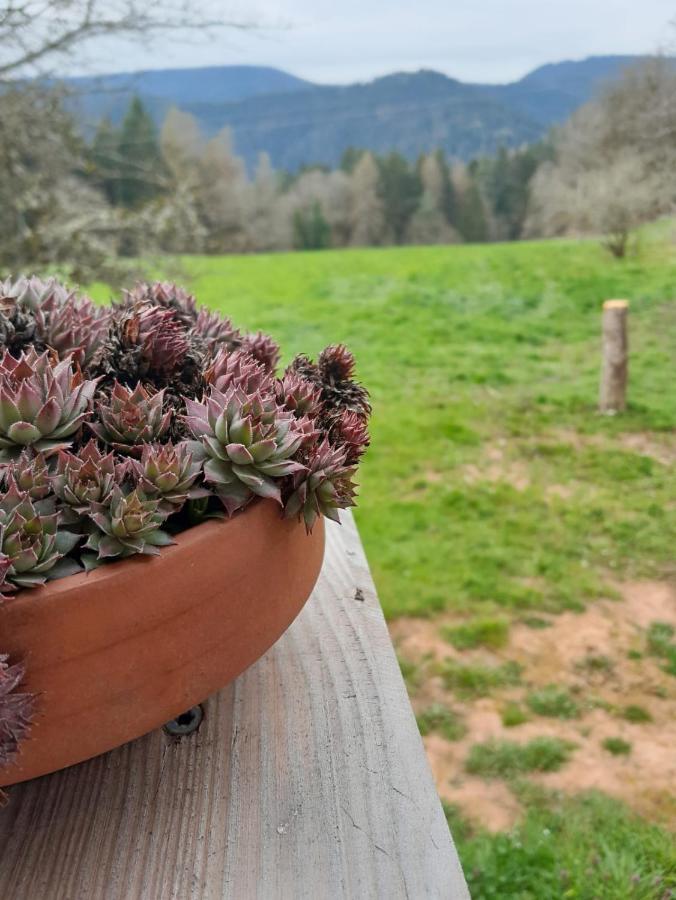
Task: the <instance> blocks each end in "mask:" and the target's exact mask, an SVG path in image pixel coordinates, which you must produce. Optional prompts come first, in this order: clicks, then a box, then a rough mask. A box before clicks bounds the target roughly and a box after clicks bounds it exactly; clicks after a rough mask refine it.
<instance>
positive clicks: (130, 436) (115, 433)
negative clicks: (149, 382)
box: [0, 381, 172, 457]
mask: <svg viewBox="0 0 676 900" xmlns="http://www.w3.org/2000/svg"><path fill="white" fill-rule="evenodd" d="M0 396H1V395H0ZM163 402H164V389H163V390H161V391H157V393H150V392H149V391H147V390H146V388H144V386H143V385H142V384H141V382H139V383H138V384H137V385H136V387H135V388H134V389H133V390H132V389H131V388H128V387H125V386H124V385H123V384H120V383H119V382H117V381H116V382H115V384H114V385H113V389H112V391H111V393H110V399H109V403H108V404H106V403H105V402H104V401H103V400H102V401H101V402H100V403H98V404H97V410H96V411H97V416H98V422H89V427H90V429H91V430H92V431H93V432H94V434H95V435H96V436H97V437H98V438H99V439H100V440H102V441H103V442H104V443H106V444H109V445H110V446H111V447H114V448H115V449H116V450H118V451H119V452H120V453H128V454H130V455H131V456H139V457H140V456H141V453H142V450H143V447H142V445H143V444H150V443H152V442H153V441H157V440H159V438H161V437H162V435H163V434H164V433H165V432H166V431H167V429H168V428H169V423H170V421H171V415H172V413H171V410H170V409H169V410H167V412H164V410H163Z"/></svg>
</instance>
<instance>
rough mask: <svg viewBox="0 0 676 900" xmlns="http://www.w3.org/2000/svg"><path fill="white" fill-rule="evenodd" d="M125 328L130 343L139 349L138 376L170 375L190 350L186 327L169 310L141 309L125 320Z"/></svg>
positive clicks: (151, 307) (156, 308) (150, 307)
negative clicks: (139, 363) (139, 365)
mask: <svg viewBox="0 0 676 900" xmlns="http://www.w3.org/2000/svg"><path fill="white" fill-rule="evenodd" d="M124 328H125V334H126V336H127V337H128V338H129V344H130V345H132V344H136V345H137V346H138V347H139V348H140V350H141V353H140V358H141V361H142V365H141V374H146V373H147V372H157V373H161V374H163V375H169V374H171V373H172V372H174V371H175V370H176V369H178V368H179V367H180V365H181V364H182V363H183V360H184V359H185V357H186V355H187V353H188V350H189V349H190V345H189V343H188V339H187V337H186V333H185V328H184V327H183V325H182V324H181V322H180V321H179V320H178V319H177V318H176V316H175V315H174V313H173V311H172V310H170V309H160V308H158V307H153V306H148V307H145V308H141V309H139V310H138V311H136V312H135V313H133V314H132V315H131V316H130V317H129V318H128V319H127V320H126V322H125V325H124Z"/></svg>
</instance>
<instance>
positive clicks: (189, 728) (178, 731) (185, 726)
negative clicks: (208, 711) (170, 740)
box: [164, 706, 204, 737]
mask: <svg viewBox="0 0 676 900" xmlns="http://www.w3.org/2000/svg"><path fill="white" fill-rule="evenodd" d="M203 718H204V710H203V709H202V707H201V706H193V707H192V709H189V710H187V711H186V712H184V713H181V715H180V716H176V718H175V719H172V720H171V722H167V723H166V725H165V726H164V731H165V732H166V734H168V735H169V736H170V737H187V736H188V735H190V734H193V733H194V732H195V731H197V729H198V728H199V727H200V725H201V724H202V719H203Z"/></svg>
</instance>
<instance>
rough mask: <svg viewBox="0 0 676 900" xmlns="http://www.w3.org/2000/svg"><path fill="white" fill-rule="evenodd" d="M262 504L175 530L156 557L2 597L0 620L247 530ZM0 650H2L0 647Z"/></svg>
mask: <svg viewBox="0 0 676 900" xmlns="http://www.w3.org/2000/svg"><path fill="white" fill-rule="evenodd" d="M268 502H273V501H268ZM266 505H267V504H266V501H264V500H263V499H261V498H260V497H256V498H255V499H254V500H253V501H252V502H251V503H250V504H249V505H248V506H246V507H245V508H244V509H242V510H239V511H238V512H236V513H235V514H234V515H233V516H231V517H230V518H225V519H208V520H207V521H205V522H200V523H199V524H198V525H192V526H191V527H190V528H185V529H184V530H183V531H179V532H178V533H177V534H173V535H172V538H173V539H174V543H173V544H169V545H167V546H166V547H161V548H160V553H159V555H158V556H148V555H145V554H137V555H135V556H129V557H126V558H123V559H118V560H114V561H111V562H108V563H104V564H103V565H101V566H99V567H98V568H96V569H93V570H92V571H91V572H75V573H74V574H73V575H66V576H65V577H64V578H57V579H55V580H54V581H47V582H45V584H42V585H40V586H39V587H36V588H20V589H19V591H18V592H17V593H14V594H6V595H5V600H4V601H0V617H1V616H2V610H3V608H5V609H6V608H8V607H9V606H11V607H12V610H17V609H18V608H20V607H27V606H30V605H32V604H37V603H41V604H44V603H46V602H48V601H50V600H52V599H56V598H58V597H59V596H63V595H65V594H69V593H71V592H72V591H79V590H80V589H81V588H82V587H86V586H91V585H94V584H102V583H105V582H106V581H115V580H118V579H119V578H120V576H122V575H124V574H125V573H126V572H128V571H130V570H131V569H133V568H134V567H136V568H138V567H141V566H143V567H150V566H159V565H161V564H162V560H163V559H166V557H167V555H170V554H172V553H176V552H177V551H178V550H179V549H180V548H189V547H190V546H191V545H194V544H199V543H201V542H202V539H203V538H205V537H208V536H209V535H210V534H211V533H213V532H216V531H218V530H219V529H221V528H224V527H227V528H230V529H232V530H241V529H242V528H243V527H245V528H248V527H250V526H249V522H250V520H251V517H252V515H253V514H254V513H255V511H256V510H261V509H264V508H265V506H266ZM281 521H284V520H283V518H282V515H281V508H280V522H281ZM287 521H288V520H287ZM148 574H151V573H148ZM0 650H2V647H1V646H0Z"/></svg>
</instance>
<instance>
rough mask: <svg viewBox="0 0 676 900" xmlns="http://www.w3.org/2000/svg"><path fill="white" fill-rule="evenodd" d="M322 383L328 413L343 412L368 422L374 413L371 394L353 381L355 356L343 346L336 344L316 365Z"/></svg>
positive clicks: (328, 349)
mask: <svg viewBox="0 0 676 900" xmlns="http://www.w3.org/2000/svg"><path fill="white" fill-rule="evenodd" d="M317 366H318V369H319V374H320V377H321V382H322V400H323V401H324V409H325V413H329V414H330V413H331V412H335V413H338V414H341V413H342V412H343V410H349V411H350V412H355V413H357V414H358V415H360V416H362V417H364V418H366V417H368V416H369V415H370V413H371V404H370V403H369V395H368V391H367V390H366V389H365V388H364V387H362V385H360V384H358V383H357V382H356V381H354V380H353V375H354V356H353V355H352V354H351V353H350V351H349V350H348V349H347V347H346V346H345V345H344V344H334V345H332V346H330V347H327V348H326V349H325V350H322V352H321V353H320V354H319V359H318V361H317Z"/></svg>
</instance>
